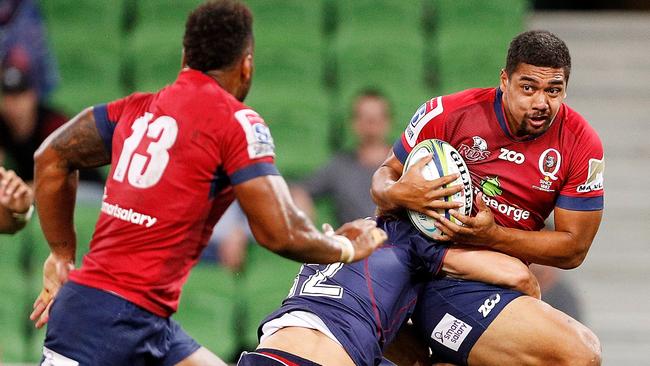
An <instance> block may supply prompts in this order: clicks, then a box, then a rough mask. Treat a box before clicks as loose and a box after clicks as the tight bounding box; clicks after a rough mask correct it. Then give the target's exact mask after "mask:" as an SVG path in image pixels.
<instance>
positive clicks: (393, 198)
mask: <svg viewBox="0 0 650 366" xmlns="http://www.w3.org/2000/svg"><path fill="white" fill-rule="evenodd" d="M398 179H399V175H398V174H397V173H396V172H395V171H394V170H393V169H392V168H390V167H388V166H381V167H379V169H377V171H376V172H375V174H374V175H373V176H372V185H371V187H370V195H371V196H372V200H373V201H374V202H375V204H376V205H377V208H378V209H379V211H380V212H391V211H395V210H397V209H399V207H400V204H399V202H397V198H398V197H399V195H396V194H395V191H396V190H397V189H398V188H399V187H397V186H396V183H397V180H398Z"/></svg>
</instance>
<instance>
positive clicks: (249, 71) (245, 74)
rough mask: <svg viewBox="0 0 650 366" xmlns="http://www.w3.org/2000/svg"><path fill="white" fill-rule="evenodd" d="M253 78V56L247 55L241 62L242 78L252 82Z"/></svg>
mask: <svg viewBox="0 0 650 366" xmlns="http://www.w3.org/2000/svg"><path fill="white" fill-rule="evenodd" d="M252 77H253V54H252V53H246V55H244V57H243V58H242V61H241V78H242V80H250V79H251V78H252Z"/></svg>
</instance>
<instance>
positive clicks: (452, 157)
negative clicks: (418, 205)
mask: <svg viewBox="0 0 650 366" xmlns="http://www.w3.org/2000/svg"><path fill="white" fill-rule="evenodd" d="M427 154H432V155H433V159H431V161H430V162H428V163H427V164H426V165H425V166H424V167H423V168H422V170H421V174H422V177H424V179H426V180H435V179H438V178H440V177H443V176H445V175H449V174H454V173H460V177H458V179H456V180H455V181H454V182H452V183H450V184H449V185H456V184H457V185H461V186H462V187H463V189H462V190H461V191H460V192H458V193H456V194H454V195H453V196H450V197H445V198H444V200H445V201H454V202H460V203H462V204H463V206H462V207H460V208H459V209H458V212H460V213H461V214H463V215H469V214H470V213H471V212H472V202H473V194H472V179H471V177H470V174H469V170H468V169H467V165H466V164H465V161H464V160H463V158H462V157H461V156H460V154H459V153H458V151H456V149H454V147H453V146H451V145H450V144H448V143H447V142H445V141H442V140H437V139H430V140H424V141H422V142H420V143H419V144H417V145H415V147H414V148H413V150H411V153H410V154H409V156H408V157H407V158H406V162H405V163H404V170H403V173H402V174H404V173H406V172H407V171H408V170H409V169H410V168H411V167H412V166H413V165H414V164H415V163H416V162H418V161H419V160H420V159H422V158H424V157H425V156H426V155H427ZM407 212H408V217H409V219H410V220H411V222H412V223H413V225H414V226H415V227H416V228H417V229H418V230H419V231H420V232H421V233H423V234H424V235H426V236H428V237H430V238H433V236H434V235H440V234H441V233H440V231H439V230H438V229H437V228H436V227H435V222H436V219H434V218H433V217H431V216H428V215H425V214H423V213H420V212H417V211H413V210H407ZM438 213H439V214H440V215H441V216H442V215H444V217H446V218H447V219H449V220H451V221H452V222H455V223H457V224H461V223H460V222H459V221H458V220H456V219H455V218H454V217H452V216H451V215H450V214H449V210H443V209H439V210H438Z"/></svg>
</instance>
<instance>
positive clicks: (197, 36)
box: [183, 0, 253, 71]
mask: <svg viewBox="0 0 650 366" xmlns="http://www.w3.org/2000/svg"><path fill="white" fill-rule="evenodd" d="M252 39H253V15H252V14H251V11H250V10H249V9H248V7H247V6H246V5H244V4H242V3H240V2H238V1H235V0H218V1H208V2H206V3H204V4H202V5H200V6H199V7H197V8H196V9H194V11H192V13H190V15H189V17H188V18H187V23H186V24H185V35H184V36H183V49H184V50H185V62H186V63H187V66H189V67H191V68H192V69H195V70H199V71H208V70H220V69H225V68H228V67H229V66H232V65H233V64H234V63H235V62H236V61H237V59H238V58H239V57H240V56H242V55H243V53H244V50H245V49H246V47H247V46H248V45H249V43H250V42H252Z"/></svg>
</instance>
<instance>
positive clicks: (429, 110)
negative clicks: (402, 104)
mask: <svg viewBox="0 0 650 366" xmlns="http://www.w3.org/2000/svg"><path fill="white" fill-rule="evenodd" d="M442 112H443V107H442V97H437V98H433V99H431V100H430V101H428V102H426V103H424V104H422V105H421V106H420V108H418V110H417V111H416V112H415V114H414V115H413V117H411V121H410V122H409V124H408V126H406V130H405V131H404V136H405V137H406V142H407V143H408V144H409V146H410V147H414V146H415V145H416V143H417V141H418V136H419V135H420V132H422V129H423V128H424V126H426V125H427V123H429V121H431V120H432V119H433V118H435V117H436V116H438V115H440V114H441V113H442Z"/></svg>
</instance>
